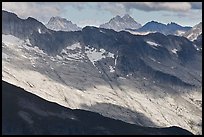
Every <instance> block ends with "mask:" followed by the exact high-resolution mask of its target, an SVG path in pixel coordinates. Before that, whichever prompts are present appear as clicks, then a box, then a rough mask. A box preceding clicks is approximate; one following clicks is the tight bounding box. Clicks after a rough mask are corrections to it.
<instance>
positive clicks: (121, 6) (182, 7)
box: [97, 2, 202, 14]
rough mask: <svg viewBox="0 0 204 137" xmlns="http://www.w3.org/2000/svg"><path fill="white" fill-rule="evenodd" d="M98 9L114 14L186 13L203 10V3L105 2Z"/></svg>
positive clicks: (99, 4)
mask: <svg viewBox="0 0 204 137" xmlns="http://www.w3.org/2000/svg"><path fill="white" fill-rule="evenodd" d="M97 5H98V8H100V9H102V10H109V11H110V12H112V13H113V14H115V13H125V12H130V11H131V10H132V9H137V10H142V11H148V12H149V11H171V12H172V11H173V12H185V11H189V10H192V9H202V3H201V2H117V3H116V2H104V3H98V4H97Z"/></svg>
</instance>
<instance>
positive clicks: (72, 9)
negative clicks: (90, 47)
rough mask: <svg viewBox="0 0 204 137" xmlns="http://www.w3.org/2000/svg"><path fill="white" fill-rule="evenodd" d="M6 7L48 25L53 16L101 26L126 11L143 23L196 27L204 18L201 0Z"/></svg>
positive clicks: (9, 4) (4, 4)
mask: <svg viewBox="0 0 204 137" xmlns="http://www.w3.org/2000/svg"><path fill="white" fill-rule="evenodd" d="M2 9H3V10H7V11H11V12H14V13H16V14H17V15H18V16H19V17H20V18H27V17H29V16H30V17H34V18H36V19H37V20H39V21H41V22H42V23H44V24H46V23H47V22H48V21H49V19H50V18H51V17H52V16H60V17H63V18H66V19H68V20H70V21H72V22H73V23H75V24H77V25H78V26H80V27H84V26H86V25H94V26H99V25H100V24H103V23H105V22H108V21H109V20H110V19H111V18H112V17H114V16H116V15H120V16H123V15H124V14H129V15H130V16H132V17H133V18H134V19H135V20H136V21H137V22H138V23H141V24H142V25H144V24H145V23H147V22H149V21H152V20H154V21H158V22H161V23H165V24H166V23H170V22H176V23H178V24H180V25H183V26H194V25H196V24H198V23H199V22H201V21H202V3H201V2H2Z"/></svg>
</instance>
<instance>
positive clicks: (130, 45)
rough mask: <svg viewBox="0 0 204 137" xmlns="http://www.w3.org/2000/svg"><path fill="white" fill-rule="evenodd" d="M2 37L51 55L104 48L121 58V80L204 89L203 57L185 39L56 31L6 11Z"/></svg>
mask: <svg viewBox="0 0 204 137" xmlns="http://www.w3.org/2000/svg"><path fill="white" fill-rule="evenodd" d="M2 34H11V35H14V36H16V37H18V38H22V39H29V40H30V42H31V44H32V45H35V46H37V47H39V48H40V49H42V50H43V51H44V52H46V53H48V54H50V55H57V54H58V53H59V52H60V51H61V50H62V49H64V48H65V47H67V46H69V45H72V44H74V43H77V42H79V43H80V44H81V45H82V46H83V48H84V47H85V46H89V47H94V48H96V49H98V50H99V49H100V48H103V49H105V50H106V51H109V52H111V53H113V54H114V55H115V56H118V58H117V65H116V70H117V71H116V73H117V75H119V76H120V75H121V76H126V75H127V74H128V73H133V76H135V77H144V76H145V77H148V78H149V79H155V78H156V79H157V80H158V81H160V82H167V83H169V84H177V85H183V86H190V87H191V86H201V76H200V75H199V73H198V72H201V64H200V63H199V62H200V61H201V57H202V53H201V52H199V51H198V50H197V49H196V48H195V46H194V44H193V43H192V42H191V41H189V40H188V39H186V38H184V37H178V36H174V35H167V36H165V35H163V34H161V33H152V34H148V35H144V36H141V35H132V34H130V33H128V32H125V31H121V32H116V31H114V30H109V29H103V28H96V27H89V26H87V27H84V28H83V29H82V31H75V32H63V31H53V30H50V29H47V28H46V27H45V26H44V25H43V24H42V23H40V22H38V21H37V20H35V19H33V18H30V17H29V18H28V19H25V20H23V19H20V18H18V17H17V16H16V15H15V14H13V13H9V12H7V11H2ZM192 62H194V65H193V66H192ZM174 69H177V70H181V71H179V72H178V71H174Z"/></svg>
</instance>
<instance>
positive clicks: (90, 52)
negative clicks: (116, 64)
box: [85, 47, 114, 64]
mask: <svg viewBox="0 0 204 137" xmlns="http://www.w3.org/2000/svg"><path fill="white" fill-rule="evenodd" d="M85 53H86V55H87V57H88V58H89V60H90V61H91V62H92V64H94V62H96V61H98V60H101V59H103V58H106V57H111V58H114V54H112V53H110V52H107V51H106V50H105V49H99V51H97V49H94V48H90V47H85Z"/></svg>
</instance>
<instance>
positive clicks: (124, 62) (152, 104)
mask: <svg viewBox="0 0 204 137" xmlns="http://www.w3.org/2000/svg"><path fill="white" fill-rule="evenodd" d="M201 43H202V37H198V39H196V40H195V41H190V40H188V39H187V38H185V37H180V36H175V35H164V34H162V33H158V32H156V33H150V34H148V35H133V34H131V33H129V32H126V31H120V32H117V31H114V30H113V29H104V28H97V27H90V26H86V27H84V28H83V29H82V30H79V31H69V32H66V31H54V30H51V29H48V28H46V27H45V26H44V25H43V24H42V23H41V22H39V21H37V20H36V19H34V18H31V17H29V18H28V19H25V20H24V19H20V18H18V17H17V15H15V14H14V13H10V12H7V11H2V79H3V80H4V81H5V82H9V83H10V84H13V85H18V86H19V87H21V88H23V89H25V90H26V91H27V92H32V93H33V94H35V95H37V96H39V97H41V98H43V99H45V100H47V101H51V102H56V103H57V104H59V105H62V106H65V107H67V108H71V109H83V110H87V111H91V112H96V113H99V114H101V115H102V116H106V117H109V118H112V119H117V120H121V121H123V122H127V123H131V124H135V125H138V126H145V127H155V128H161V127H169V126H178V127H181V128H183V129H187V130H189V131H191V132H192V133H194V134H202V124H201V122H202V96H201V95H202V89H201V88H202V63H201V62H202V48H198V47H199V46H200V44H201ZM115 106H119V107H115ZM127 108H128V109H127ZM147 118H148V119H151V121H150V120H147Z"/></svg>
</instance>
